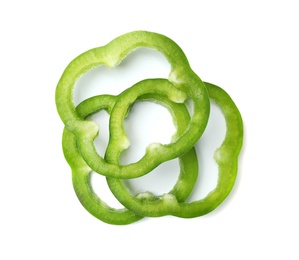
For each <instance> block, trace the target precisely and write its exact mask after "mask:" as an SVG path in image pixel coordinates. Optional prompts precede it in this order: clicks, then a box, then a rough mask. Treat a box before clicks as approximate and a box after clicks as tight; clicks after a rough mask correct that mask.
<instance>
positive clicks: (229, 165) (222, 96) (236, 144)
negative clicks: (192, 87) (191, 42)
mask: <svg viewBox="0 0 299 260" xmlns="http://www.w3.org/2000/svg"><path fill="white" fill-rule="evenodd" d="M205 85H206V87H207V90H208V94H209V97H210V99H211V101H213V102H214V103H215V104H216V105H217V106H218V107H219V108H220V109H221V111H222V113H223V115H224V118H225V121H226V135H225V138H224V140H223V142H222V144H221V146H220V147H219V148H218V149H217V150H216V151H215V154H214V159H215V161H216V163H217V164H218V182H217V186H216V188H215V189H214V190H213V191H211V192H210V193H209V194H208V195H207V196H206V197H205V198H203V199H201V200H197V201H193V202H191V203H186V202H184V201H178V200H177V197H176V196H175V195H174V194H165V195H163V197H162V199H148V200H140V199H139V198H138V197H136V196H135V197H134V196H132V195H131V193H130V191H129V190H128V189H127V188H126V187H125V185H124V184H123V182H122V180H121V179H116V178H109V177H108V178H107V182H108V185H109V188H110V190H111V191H112V192H113V194H114V196H115V197H116V198H117V199H118V200H119V201H120V202H121V203H122V204H123V205H124V206H125V207H126V208H128V209H130V210H134V212H135V213H136V214H139V215H142V216H147V217H160V216H164V215H173V216H177V217H183V218H194V217H198V216H202V215H205V214H207V213H209V212H211V211H212V210H214V209H215V208H217V207H218V206H219V205H220V204H221V203H222V201H223V200H224V199H225V198H226V197H227V196H228V194H229V193H230V191H231V189H232V188H233V185H234V182H235V178H236V175H237V169H238V155H239V152H240V150H241V147H242V142H243V123H242V118H241V115H240V112H239V110H238V108H237V106H236V105H235V103H234V102H233V100H232V99H231V98H230V96H229V95H228V94H227V93H226V92H225V91H224V90H223V89H221V88H220V87H218V86H215V85H213V84H210V83H205ZM124 100H125V99H124ZM118 102H120V103H121V104H122V108H123V109H125V108H127V107H128V105H129V103H127V104H125V102H121V99H119V100H118V101H117V102H116V104H115V108H116V107H118V104H117V103H118ZM126 105H127V106H126ZM114 112H115V114H114ZM113 117H116V118H117V120H116V121H115V125H114V128H115V129H122V128H123V126H122V121H123V118H119V117H118V111H117V110H115V111H114V109H113V110H112V113H111V118H112V119H113ZM109 146H110V147H111V146H112V144H111V143H109V144H108V147H107V151H108V150H109V149H110V147H109ZM113 146H114V144H113ZM113 149H114V147H113ZM121 152H122V151H119V150H118V151H117V153H113V152H112V151H111V153H109V154H106V157H105V158H106V160H107V161H109V162H111V163H118V161H119V154H120V153H121ZM148 197H151V195H150V194H149V195H148Z"/></svg>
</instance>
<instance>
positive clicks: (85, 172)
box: [62, 85, 198, 225]
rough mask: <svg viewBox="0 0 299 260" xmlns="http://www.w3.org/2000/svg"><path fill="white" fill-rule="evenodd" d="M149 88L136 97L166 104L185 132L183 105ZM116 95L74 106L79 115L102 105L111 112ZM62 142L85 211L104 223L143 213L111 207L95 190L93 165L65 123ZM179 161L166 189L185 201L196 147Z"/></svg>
mask: <svg viewBox="0 0 299 260" xmlns="http://www.w3.org/2000/svg"><path fill="white" fill-rule="evenodd" d="M137 87H138V85H137V86H136V85H135V86H133V87H131V88H129V89H128V90H127V92H136V90H137ZM161 89H163V87H161ZM150 91H152V90H151V89H150V90H149V91H148V93H146V94H143V95H142V96H138V100H137V101H145V100H150V101H154V102H157V103H159V104H161V105H163V106H165V107H166V108H167V109H168V110H169V111H170V112H171V114H172V116H173V121H174V122H175V125H176V127H177V132H176V135H179V134H180V133H182V132H184V131H185V129H186V128H187V127H188V123H189V114H188V111H187V109H186V107H185V106H184V105H183V104H177V103H174V102H171V101H170V100H169V99H168V98H167V97H166V96H163V95H158V94H156V93H154V94H152V93H150ZM117 99H118V97H115V96H110V95H101V96H95V97H92V98H90V99H87V100H85V101H83V102H82V103H81V104H80V105H79V106H78V107H77V112H78V114H79V115H80V116H81V117H82V118H86V117H87V116H89V115H91V114H93V113H96V112H98V111H100V110H102V109H105V110H107V112H108V113H111V110H112V108H113V106H114V104H115V102H116V100H117ZM62 143H63V151H64V155H65V158H66V160H67V162H68V164H69V165H70V167H71V169H72V176H73V177H72V178H73V186H74V189H75V192H76V194H77V197H78V199H79V200H80V202H81V204H82V205H83V206H84V207H85V208H86V210H87V211H89V212H90V213H91V214H92V215H93V216H95V217H97V218H98V219H100V220H102V221H104V222H106V223H109V224H116V225H125V224H130V223H133V222H136V221H138V220H139V219H141V218H142V216H140V215H136V214H135V213H134V212H133V211H130V210H127V209H125V208H124V209H114V208H111V207H110V206H108V205H107V204H106V203H105V202H104V201H102V200H101V199H100V198H99V197H98V196H97V195H96V194H95V193H94V191H93V189H92V186H91V183H90V174H91V171H92V169H91V168H90V167H89V166H88V165H87V164H86V162H85V161H84V159H83V158H82V156H81V154H80V152H79V150H78V148H77V144H76V137H75V136H74V135H73V134H72V133H71V132H70V131H69V130H68V129H67V128H66V127H65V129H64V132H63V142H62ZM179 162H180V168H181V171H180V175H179V178H178V180H177V182H176V184H175V186H174V187H173V189H172V190H171V191H170V192H169V193H170V194H174V195H175V196H176V197H177V199H178V200H179V201H184V200H185V199H187V198H188V196H189V194H190V193H191V191H192V189H193V186H194V184H195V181H196V178H197V174H198V166H197V157H196V153H195V149H194V148H192V149H191V150H190V151H188V152H187V153H186V154H184V155H183V156H181V157H180V158H179ZM138 197H139V199H141V200H143V201H145V200H156V199H158V197H155V196H153V195H152V194H150V193H145V194H140V195H138Z"/></svg>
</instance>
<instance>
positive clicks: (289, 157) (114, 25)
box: [0, 0, 299, 259]
mask: <svg viewBox="0 0 299 260" xmlns="http://www.w3.org/2000/svg"><path fill="white" fill-rule="evenodd" d="M196 2H197V3H196ZM195 3H196V4H195ZM298 11H299V10H298V7H297V5H296V1H290V0H284V1H175V0H172V1H161V0H159V1H155V0H152V1H132V0H127V1H56V2H55V1H47V2H46V1H32V0H31V1H30V0H29V1H9V2H8V1H2V2H1V4H0V28H1V30H0V34H1V41H0V46H1V48H0V69H1V102H0V106H1V128H0V133H1V135H0V138H1V139H0V141H1V143H0V149H1V157H0V158H1V170H0V174H1V181H0V202H1V204H0V209H1V213H0V220H1V222H0V240H1V241H0V247H1V248H0V258H1V259H102V258H104V257H105V258H108V259H110V258H112V259H117V258H122V259H170V258H173V257H176V259H179V258H183V259H199V258H201V259H219V258H221V259H265V258H267V259H268V258H269V259H270V258H271V257H277V259H298V258H299V252H298V247H297V246H298V233H299V224H298V218H299V213H298V198H299V189H298V183H299V177H298V175H299V171H298V150H297V149H298V145H299V140H298V131H299V129H298V95H297V93H298V91H297V90H298V86H299V85H298V83H299V80H298V69H299V63H298V60H299V51H298V49H299V47H298V46H299V40H298V31H299V30H298V24H299V16H298ZM133 30H149V31H154V32H159V33H162V34H165V35H167V36H168V37H170V38H172V39H173V40H175V41H176V42H177V43H178V44H179V45H180V46H181V47H182V49H183V50H184V52H185V54H186V55H187V57H188V59H189V61H190V64H191V66H192V68H193V70H194V71H195V72H196V73H197V74H198V75H199V76H200V77H201V78H202V79H203V80H204V81H209V82H212V83H214V84H217V85H220V86H221V87H223V88H224V89H225V90H226V91H227V92H228V93H229V94H230V95H231V96H232V98H233V99H234V101H235V102H236V104H237V105H238V107H239V109H240V111H241V113H242V116H243V120H244V130H245V136H244V146H243V150H242V153H241V156H240V167H239V175H238V178H237V182H236V185H235V187H234V190H233V192H232V193H231V195H230V197H229V198H228V199H227V200H226V201H225V203H223V204H222V205H221V206H220V207H219V208H218V209H217V210H215V211H214V212H212V213H210V214H208V215H206V216H203V217H200V218H195V219H179V218H175V217H162V218H148V219H145V220H142V221H140V222H137V223H135V224H132V225H128V226H113V225H108V224H105V223H102V222H101V221H99V220H97V219H96V218H94V217H92V216H91V215H90V214H89V213H88V212H87V211H85V209H84V208H83V207H82V206H81V205H80V203H79V202H78V200H77V198H76V196H75V193H74V191H73V188H72V183H71V172H70V169H69V167H68V165H67V163H66V161H65V160H64V157H63V154H62V149H61V133H62V129H63V124H62V122H61V121H60V118H59V116H58V114H57V112H56V107H55V100H54V93H55V87H56V84H57V82H58V80H59V78H60V76H61V74H62V72H63V70H64V68H65V67H66V66H67V64H68V63H69V62H70V61H71V60H72V59H73V58H75V57H76V56H77V55H78V54H80V53H82V52H84V51H86V50H88V49H90V48H93V47H97V46H101V45H104V44H106V43H108V42H109V41H110V40H112V39H113V38H115V37H116V36H118V35H120V34H123V33H126V32H129V31H133ZM141 56H142V55H141ZM147 58H149V59H150V57H147ZM157 59H158V61H161V60H159V59H160V58H159V57H157ZM153 62H154V61H153ZM162 62H163V60H162ZM158 63H159V62H158ZM141 64H142V63H141ZM137 67H139V66H137ZM159 71H160V70H159ZM138 73H139V72H138ZM104 74H105V73H104ZM133 74H134V75H136V73H133ZM129 75H130V74H129ZM138 75H139V74H138ZM100 93H101V92H100ZM142 109H144V108H142V107H140V108H139V110H140V111H141V110H142ZM139 110H138V111H139ZM166 114H167V113H166ZM141 115H142V113H141ZM166 118H168V119H169V117H168V116H166ZM138 120H139V119H138ZM163 121H165V124H167V121H166V120H163ZM216 121H217V120H216ZM136 122H138V121H136ZM152 123H153V124H155V120H153V121H152ZM137 125H138V123H137ZM220 128H221V127H220ZM222 130H223V129H222ZM134 131H135V129H134ZM158 136H159V135H158ZM210 136H213V135H210ZM212 138H213V137H212ZM133 153H134V152H133ZM99 179H100V178H99ZM162 180H163V181H167V178H163V179H162ZM151 183H154V182H153V181H152V180H151ZM107 192H108V190H107ZM103 196H106V195H105V194H103ZM108 197H109V196H108V195H107V198H108Z"/></svg>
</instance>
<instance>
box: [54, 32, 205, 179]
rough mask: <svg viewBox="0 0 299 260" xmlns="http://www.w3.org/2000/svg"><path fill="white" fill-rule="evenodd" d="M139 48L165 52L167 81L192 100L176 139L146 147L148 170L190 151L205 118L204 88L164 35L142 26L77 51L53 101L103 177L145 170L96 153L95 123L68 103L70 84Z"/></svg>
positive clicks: (84, 154) (139, 173)
mask: <svg viewBox="0 0 299 260" xmlns="http://www.w3.org/2000/svg"><path fill="white" fill-rule="evenodd" d="M139 47H146V48H151V49H155V50H157V51H159V52H161V53H162V54H163V55H164V56H165V58H166V59H167V60H168V62H169V63H170V65H171V72H170V74H169V78H168V82H169V83H171V84H172V85H173V86H175V87H176V89H177V90H176V92H177V93H183V92H184V93H185V95H187V96H188V97H189V98H191V99H192V100H193V104H194V113H193V115H192V117H191V120H190V123H189V125H188V127H187V129H186V131H185V132H184V133H183V134H182V135H181V136H180V138H179V139H177V140H173V142H172V144H171V148H169V149H168V148H167V147H165V146H162V145H160V146H155V147H151V148H155V151H151V149H148V151H147V152H148V154H149V156H148V158H150V159H151V160H147V161H146V164H147V169H148V171H150V170H151V169H154V168H155V167H157V166H158V165H159V164H161V163H162V162H163V161H165V160H171V159H174V158H176V157H178V156H180V155H182V154H183V153H185V152H187V151H188V150H190V149H191V148H192V146H193V145H194V144H195V143H196V142H197V140H198V139H199V138H200V137H201V135H202V134H203V132H204V130H205V127H206V125H207V122H208V118H209V112H210V102H209V97H208V94H207V90H206V87H205V85H204V83H203V82H202V81H201V79H200V78H199V77H198V76H197V75H196V74H195V73H194V72H193V71H192V69H191V68H190V65H189V63H188V60H187V58H186V56H185V54H184V53H183V51H182V50H181V48H180V47H179V46H178V45H177V44H176V43H175V42H174V41H172V40H171V39H169V38H167V37H166V36H164V35H161V34H157V33H153V32H147V31H135V32H131V33H127V34H124V35H122V36H119V37H117V38H116V39H114V40H113V41H111V42H110V43H109V44H107V45H105V46H102V47H99V48H95V49H91V50H89V51H87V52H85V53H83V54H81V55H80V56H78V57H77V58H75V59H74V60H73V61H72V62H71V63H70V64H69V65H68V66H67V68H66V69H65V71H64V73H63V74H62V76H61V78H60V80H59V82H58V85H57V88H56V96H55V99H56V106H57V110H58V113H59V115H60V117H61V119H62V121H63V122H64V124H65V126H66V128H67V129H68V130H69V131H71V132H72V133H73V134H74V135H75V136H76V139H77V145H78V147H79V150H80V153H81V155H82V157H83V158H84V160H85V161H86V162H87V164H88V165H89V166H90V167H91V168H92V169H93V170H95V171H97V172H101V174H102V175H104V176H108V177H113V178H133V177H139V176H142V175H144V174H146V173H147V172H145V171H144V166H143V162H136V163H135V166H134V167H133V168H132V166H131V165H123V166H121V167H120V166H119V165H115V164H111V163H108V162H107V161H106V160H104V159H103V158H102V157H101V156H100V155H99V154H98V153H97V152H96V149H95V148H94V139H95V138H96V136H97V135H98V126H97V125H96V124H95V123H94V122H92V121H88V120H85V119H84V118H82V117H80V115H79V114H78V112H77V111H76V108H75V106H74V103H73V90H74V86H75V83H76V81H77V80H78V79H79V77H80V76H81V75H82V74H84V73H85V72H87V71H88V70H90V69H92V68H95V67H97V66H100V65H105V66H107V67H109V68H114V67H115V66H117V65H118V64H119V63H120V62H121V61H122V60H123V59H124V58H125V57H126V56H127V55H128V54H129V53H130V52H132V51H134V50H135V49H136V48H139ZM165 80H166V79H165ZM146 84H151V83H150V82H148V83H146ZM173 97H174V99H173V100H175V99H176V98H177V96H176V95H174V96H173ZM178 102H181V94H178ZM120 141H121V142H122V145H123V146H126V145H128V144H127V143H126V142H125V140H120ZM161 155H162V156H161ZM140 166H142V167H140ZM132 170H134V171H132Z"/></svg>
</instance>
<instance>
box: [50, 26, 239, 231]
mask: <svg viewBox="0 0 299 260" xmlns="http://www.w3.org/2000/svg"><path fill="white" fill-rule="evenodd" d="M139 47H146V48H151V49H155V50H157V51H159V52H161V53H162V54H163V55H164V56H165V57H166V59H167V60H168V62H169V63H170V65H171V72H170V74H169V77H168V79H145V80H142V81H140V82H137V83H136V84H134V85H133V86H132V87H129V88H128V89H126V90H124V91H123V92H122V93H120V94H119V95H117V96H112V95H107V94H104V93H103V94H102V95H99V96H94V97H91V98H89V99H86V100H84V101H83V102H82V103H81V104H79V105H78V106H77V107H75V105H74V101H73V92H74V86H75V84H76V81H77V80H78V78H79V77H80V76H81V75H82V74H84V73H85V72H87V71H88V70H90V69H92V68H95V67H97V66H100V65H105V66H108V67H109V68H111V69H113V68H114V67H116V66H117V65H118V64H120V62H121V61H122V60H123V59H125V57H126V56H127V55H128V54H129V53H130V52H132V51H134V50H135V49H136V48H139ZM55 95H56V96H55V97H56V106H57V111H58V113H59V116H60V118H61V120H62V121H63V123H64V125H65V128H64V131H63V140H62V145H63V151H64V155H65V158H66V160H67V162H68V164H69V165H70V167H71V169H72V176H73V177H72V178H73V186H74V189H75V192H76V194H77V197H78V198H79V200H80V202H81V203H82V205H83V206H84V207H85V208H86V209H87V211H89V212H90V213H91V214H92V215H94V216H95V217H97V218H98V219H100V220H102V221H104V222H106V223H109V224H116V225H124V224H130V223H133V222H136V221H138V220H140V219H142V218H143V217H160V216H165V215H173V216H177V217H182V218H193V217H198V216H201V215H204V214H207V213H209V212H211V211H212V210H214V209H215V208H217V207H218V206H219V205H220V204H221V203H222V201H223V200H224V199H225V198H226V197H227V196H228V195H229V193H230V191H231V189H232V188H233V185H234V182H235V179H236V176H237V169H238V156H239V153H240V150H241V147H242V142H243V123H242V118H241V115H240V112H239V110H238V108H237V106H236V105H235V103H234V101H233V100H232V99H231V97H230V96H229V95H228V93H226V92H225V91H224V90H223V89H221V88H220V87H217V86H215V85H213V84H210V83H206V82H203V81H202V80H201V79H200V78H199V77H198V76H197V75H196V74H195V73H194V71H193V70H192V69H191V68H190V65H189V63H188V60H187V58H186V56H185V54H184V53H183V51H182V50H181V48H180V47H179V46H178V45H177V44H176V43H175V42H174V41H173V40H171V39H169V38H168V37H166V36H164V35H161V34H157V33H153V32H147V31H135V32H130V33H127V34H124V35H121V36H119V37H117V38H116V39H114V40H112V41H111V42H110V43H108V44H107V45H105V46H102V47H98V48H94V49H91V50H89V51H87V52H85V53H83V54H81V55H79V56H78V57H77V58H75V59H74V60H73V61H71V63H70V64H69V65H68V66H67V68H66V69H65V71H64V72H63V74H62V76H61V78H60V80H59V82H58V85H57V88H56V94H55ZM187 99H191V100H192V102H193V113H192V115H190V114H189V112H188V109H187V107H186V104H185V101H186V100H187ZM145 100H146V101H151V102H155V103H158V104H160V105H162V106H165V107H166V108H167V109H168V110H169V112H170V114H171V115H172V118H173V121H174V124H175V126H176V133H175V135H174V136H173V137H172V140H171V142H170V143H169V144H160V143H154V144H150V145H149V146H148V147H147V149H146V151H145V154H144V156H143V157H142V158H141V159H140V160H139V161H137V162H134V163H131V164H127V165H120V163H119V157H120V154H121V153H122V152H123V151H124V150H125V149H127V148H128V146H129V144H130V142H129V139H128V137H127V134H126V132H125V129H124V120H125V117H126V116H127V115H128V114H129V113H130V109H131V107H132V106H133V105H134V104H135V103H136V102H142V101H145ZM211 101H213V102H215V103H216V104H217V105H218V106H219V107H220V109H221V111H222V112H223V115H224V117H225V121H226V128H227V130H226V136H225V139H224V141H223V143H222V145H221V146H220V148H218V149H217V150H216V152H215V154H214V159H215V160H216V162H217V164H218V169H219V177H218V184H217V187H216V188H215V189H214V190H213V191H211V192H210V193H209V194H208V195H207V196H206V197H205V198H204V199H201V200H198V201H194V202H191V203H187V202H186V199H187V198H188V196H189V195H190V193H191V192H192V190H193V188H194V185H195V182H196V179H197V175H198V165H197V156H196V152H195V149H194V145H195V143H196V142H197V141H198V140H199V139H200V138H201V136H202V134H203V132H204V131H205V128H206V125H207V122H208V119H209V116H210V114H209V112H210V102H211ZM100 110H106V111H107V112H108V113H109V114H110V125H109V131H110V138H109V142H108V147H107V149H106V153H105V156H104V158H103V157H101V156H100V155H99V154H98V153H97V151H96V149H95V145H94V139H95V138H96V137H97V135H98V134H99V133H98V126H97V125H96V124H95V122H93V121H90V120H88V119H87V117H88V116H89V115H91V114H94V113H96V112H98V111H100ZM174 158H179V162H180V174H179V177H178V180H177V182H176V184H175V185H174V187H173V189H172V190H171V191H169V192H168V193H165V194H163V195H161V196H156V195H153V194H152V193H151V192H150V191H148V192H144V193H140V194H137V195H136V196H133V195H132V194H131V192H130V191H129V190H128V189H127V188H126V187H125V185H124V183H123V180H125V179H133V178H137V177H140V176H143V175H146V174H148V173H150V172H151V171H152V170H153V169H155V168H156V167H157V166H158V165H160V164H162V163H164V162H166V161H168V160H171V159H174ZM92 172H95V173H98V174H100V175H103V176H105V177H106V179H107V183H108V185H109V188H110V190H111V192H112V193H113V194H114V196H115V197H116V198H117V199H118V200H119V201H120V203H121V204H122V205H123V206H124V208H123V209H114V208H112V207H110V206H109V205H107V203H105V202H104V201H103V200H101V199H100V198H99V197H98V196H97V194H96V193H95V192H94V191H93V188H92V185H91V182H90V175H91V173H92Z"/></svg>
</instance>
